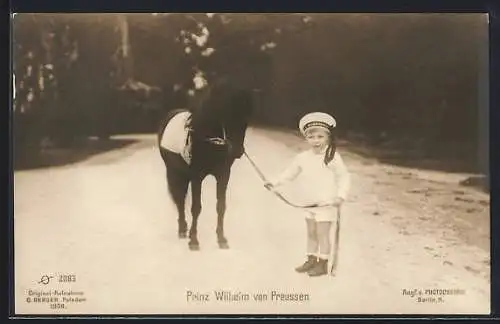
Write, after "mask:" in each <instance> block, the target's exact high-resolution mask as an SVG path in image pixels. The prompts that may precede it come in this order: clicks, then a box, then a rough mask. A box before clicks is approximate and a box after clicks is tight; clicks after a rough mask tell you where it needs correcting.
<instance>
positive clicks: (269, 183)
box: [264, 182, 274, 190]
mask: <svg viewBox="0 0 500 324" xmlns="http://www.w3.org/2000/svg"><path fill="white" fill-rule="evenodd" d="M264 187H266V189H267V190H274V184H273V183H272V182H266V183H264Z"/></svg>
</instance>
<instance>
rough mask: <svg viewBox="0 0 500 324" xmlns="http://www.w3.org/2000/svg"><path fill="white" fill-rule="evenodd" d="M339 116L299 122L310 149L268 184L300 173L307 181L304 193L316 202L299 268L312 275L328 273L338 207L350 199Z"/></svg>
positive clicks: (271, 185) (312, 116)
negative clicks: (339, 145)
mask: <svg viewBox="0 0 500 324" xmlns="http://www.w3.org/2000/svg"><path fill="white" fill-rule="evenodd" d="M335 127H336V121H335V119H334V118H333V117H332V116H330V115H329V114H326V113H322V112H313V113H309V114H307V115H305V116H304V117H302V119H301V120H300V122H299V129H300V131H301V133H302V135H303V136H304V138H305V140H306V141H307V143H308V144H309V146H310V148H309V150H306V151H304V152H302V153H300V154H298V155H297V156H296V157H295V159H294V160H293V161H292V163H291V165H290V166H289V167H288V168H287V169H286V170H285V171H284V172H283V173H282V174H281V175H280V176H279V177H278V178H277V179H276V180H274V181H270V182H267V183H266V184H265V187H266V188H268V189H270V190H274V188H275V187H279V186H281V185H284V184H286V183H288V182H290V181H292V180H295V179H296V178H297V177H298V176H299V175H300V176H301V177H302V178H303V180H305V181H306V183H307V184H306V186H307V187H306V188H305V190H304V191H303V192H301V195H302V196H303V197H304V198H305V199H306V200H307V201H308V203H309V204H313V205H314V206H315V207H314V208H310V209H309V210H308V211H309V213H307V216H306V225H307V260H306V261H305V262H304V263H303V264H302V265H301V266H299V267H297V268H296V269H295V270H296V271H297V272H307V273H308V274H309V276H321V275H325V274H327V273H328V269H327V268H328V260H329V257H330V250H331V242H330V228H331V226H332V222H333V221H334V220H335V217H336V208H340V206H341V205H342V204H343V203H344V201H345V200H346V196H347V192H348V190H349V186H350V175H349V172H348V171H347V168H346V166H345V164H344V162H343V160H342V157H341V156H340V153H339V152H338V151H337V145H336V138H335V134H334V129H335Z"/></svg>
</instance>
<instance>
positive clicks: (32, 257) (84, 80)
mask: <svg viewBox="0 0 500 324" xmlns="http://www.w3.org/2000/svg"><path fill="white" fill-rule="evenodd" d="M12 26H13V42H12V51H13V61H12V62H13V65H12V77H13V84H12V86H13V87H12V96H13V101H12V118H13V119H12V121H13V145H14V147H13V148H14V206H13V207H14V208H13V210H14V213H13V215H12V217H13V229H12V230H13V235H14V260H13V262H14V274H15V277H14V280H15V282H14V286H15V291H14V303H15V313H16V316H24V315H43V314H45V315H47V314H49V315H106V314H114V315H134V316H137V315H146V314H147V315H172V314H207V315H208V314H297V315H299V314H316V315H326V314H330V315H335V314H360V315H362V314H388V315H397V314H403V315H404V314H489V313H490V194H489V165H488V160H489V158H488V134H489V130H488V96H489V93H488V91H489V90H488V15H487V14H479V13H475V14H465V13H462V14H451V13H441V14H437V13H436V14H431V13H427V14H417V13H412V14H409V13H408V14H403V13H401V14H382V13H373V14H361V13H358V14H355V13H350V14H340V13H339V14H333V13H332V14H313V13H307V14H303V13H287V14H262V13H253V14H248V13H247V14H237V13H182V14H178V13H141V14H118V13H116V14H110V13H107V14H100V13H92V14H76V13H73V14H30V13H20V14H15V15H13V17H12Z"/></svg>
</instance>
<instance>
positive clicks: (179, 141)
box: [160, 111, 191, 164]
mask: <svg viewBox="0 0 500 324" xmlns="http://www.w3.org/2000/svg"><path fill="white" fill-rule="evenodd" d="M190 116H191V113H190V112H189V111H186V112H181V113H178V114H177V115H175V116H174V117H172V119H170V121H169V122H168V124H167V126H166V127H165V130H164V132H163V135H162V137H161V140H160V146H161V147H162V148H164V149H167V150H169V151H171V152H174V153H177V154H180V155H181V156H182V158H183V159H184V161H186V163H187V164H190V163H191V145H190V144H191V141H190V140H189V138H188V135H189V128H188V126H187V121H188V118H189V117H190Z"/></svg>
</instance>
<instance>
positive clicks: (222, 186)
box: [216, 169, 230, 249]
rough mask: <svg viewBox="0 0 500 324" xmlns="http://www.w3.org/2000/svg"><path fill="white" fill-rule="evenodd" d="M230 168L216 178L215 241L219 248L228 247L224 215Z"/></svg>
mask: <svg viewBox="0 0 500 324" xmlns="http://www.w3.org/2000/svg"><path fill="white" fill-rule="evenodd" d="M229 173H230V170H229V169H228V170H225V171H224V172H223V173H221V174H219V175H218V176H217V177H216V179H217V229H216V234H217V242H218V243H219V247H220V248H221V249H228V248H229V245H228V243H227V239H226V237H225V236H224V215H225V214H226V192H227V185H228V182H229Z"/></svg>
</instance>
